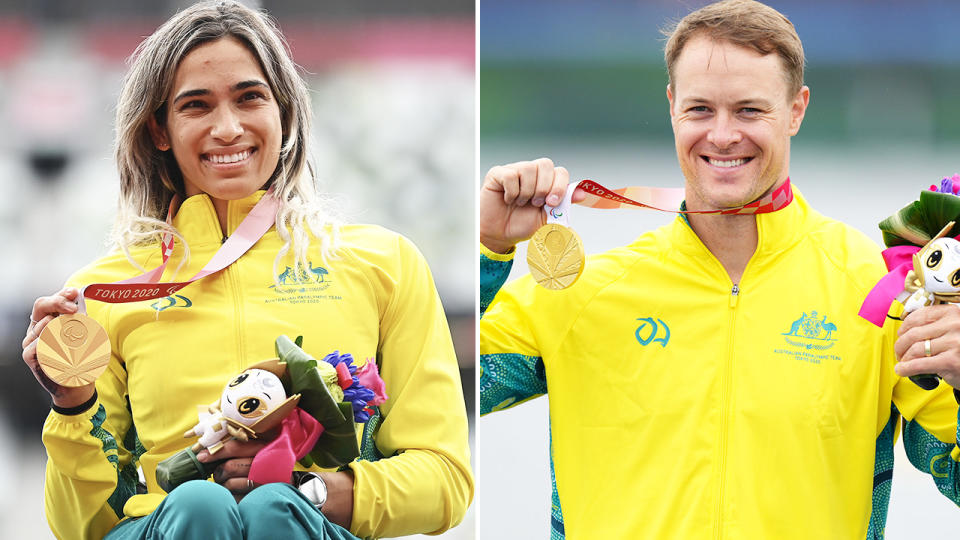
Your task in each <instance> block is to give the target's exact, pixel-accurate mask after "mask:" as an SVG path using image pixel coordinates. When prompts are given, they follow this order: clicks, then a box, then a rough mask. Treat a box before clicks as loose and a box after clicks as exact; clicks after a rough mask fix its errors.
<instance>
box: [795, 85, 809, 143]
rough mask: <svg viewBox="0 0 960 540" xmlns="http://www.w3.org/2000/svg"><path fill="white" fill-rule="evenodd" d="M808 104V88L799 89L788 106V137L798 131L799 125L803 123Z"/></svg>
mask: <svg viewBox="0 0 960 540" xmlns="http://www.w3.org/2000/svg"><path fill="white" fill-rule="evenodd" d="M809 104H810V88H809V87H808V86H804V87H802V88H800V91H799V92H797V95H796V96H795V97H794V98H793V101H792V102H791V104H790V136H791V137H793V136H794V135H796V134H797V132H799V131H800V124H802V123H803V116H804V115H805V114H807V105H809Z"/></svg>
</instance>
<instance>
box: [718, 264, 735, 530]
mask: <svg viewBox="0 0 960 540" xmlns="http://www.w3.org/2000/svg"><path fill="white" fill-rule="evenodd" d="M739 299H740V286H739V285H738V284H736V283H734V284H733V288H732V289H730V301H729V305H730V325H729V328H730V329H729V334H728V337H727V355H726V362H725V365H724V369H723V373H722V375H721V377H722V380H721V393H720V403H721V407H722V410H721V412H720V466H719V471H720V475H719V480H718V482H717V486H718V488H717V489H718V493H717V524H716V531H717V534H716V538H717V540H720V539H721V538H723V493H724V487H725V486H724V482H725V479H726V474H727V437H728V435H729V434H728V433H727V431H728V430H729V424H730V409H731V408H732V406H731V403H730V393H731V388H730V387H731V386H732V385H733V381H732V379H733V373H732V372H733V355H734V346H733V345H734V344H733V341H734V340H733V336H734V325H735V323H736V315H737V304H738V303H739Z"/></svg>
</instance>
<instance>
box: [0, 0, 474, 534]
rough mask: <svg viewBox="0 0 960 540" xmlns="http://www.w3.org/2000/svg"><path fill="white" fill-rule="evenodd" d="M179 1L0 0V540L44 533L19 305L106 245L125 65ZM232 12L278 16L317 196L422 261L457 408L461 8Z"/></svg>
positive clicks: (464, 237) (466, 26)
mask: <svg viewBox="0 0 960 540" xmlns="http://www.w3.org/2000/svg"><path fill="white" fill-rule="evenodd" d="M190 3H191V2H185V1H178V0H170V1H147V0H136V1H128V0H124V1H121V0H85V1H83V2H74V1H68V0H35V1H30V2H26V1H24V2H17V1H13V0H0V127H2V129H0V185H2V186H3V189H4V192H5V193H6V195H5V196H4V197H0V244H2V245H3V247H4V249H3V252H4V254H3V263H2V265H0V282H2V283H4V284H5V286H6V291H5V293H4V294H2V295H0V351H3V352H2V353H0V538H31V539H34V538H36V539H44V538H52V535H51V534H50V533H49V531H48V529H47V527H46V524H45V520H44V517H43V509H42V506H43V495H42V490H43V466H44V462H45V453H44V450H43V446H42V445H41V443H40V428H41V426H42V423H43V419H44V417H45V416H46V413H47V411H48V410H49V398H48V397H47V396H46V394H45V392H43V390H42V389H41V388H40V386H39V385H38V384H37V383H36V382H35V380H34V379H33V376H32V375H31V374H30V373H29V371H28V370H27V369H26V368H25V367H24V366H23V362H22V360H21V358H20V350H21V348H20V342H21V340H22V339H23V335H24V332H25V330H26V327H27V323H28V315H29V313H30V308H31V306H32V305H33V301H34V299H35V298H36V297H37V296H40V295H46V294H50V293H52V292H55V291H57V290H59V288H60V287H61V285H62V283H63V281H64V280H65V279H66V278H67V276H69V275H70V274H71V273H72V272H73V271H74V270H76V269H78V268H79V267H80V266H82V265H84V264H86V263H87V262H90V261H92V260H93V259H95V258H97V257H99V256H100V255H102V254H104V253H105V252H106V251H107V246H106V245H105V241H106V235H107V232H108V229H109V227H110V225H111V224H112V219H113V213H114V209H115V207H116V206H115V205H116V194H117V189H118V188H117V182H118V180H117V174H116V170H115V167H114V164H113V156H112V140H113V113H114V105H115V102H116V96H117V94H118V92H119V89H120V82H121V78H122V76H123V74H124V72H125V68H126V64H125V60H126V58H127V57H128V56H129V55H130V53H132V52H133V50H134V48H135V47H136V45H137V44H138V43H139V42H140V41H141V40H142V39H143V38H144V37H146V36H147V35H149V34H150V33H151V32H153V30H154V29H156V27H157V26H159V25H160V24H161V23H162V22H163V21H164V20H166V19H167V18H168V17H170V16H171V15H172V14H173V13H174V12H175V11H176V10H178V9H181V8H183V7H186V6H187V5H189V4H190ZM246 3H247V4H248V5H253V6H257V7H262V8H264V9H266V10H267V11H268V12H269V13H270V14H271V15H273V16H274V17H275V18H276V19H277V20H278V22H279V25H280V27H281V29H282V30H283V32H284V34H285V36H286V37H287V39H288V41H289V43H290V47H291V49H292V51H293V56H294V60H295V61H296V62H297V63H299V64H300V65H301V66H302V67H303V68H304V69H305V70H306V71H307V73H308V74H307V77H306V78H307V82H308V85H309V87H310V88H311V91H312V98H313V107H314V113H315V114H314V118H315V122H314V133H313V135H314V137H315V142H316V143H317V144H316V145H315V149H316V155H315V156H314V157H315V162H316V164H317V165H318V168H319V177H320V180H321V189H322V190H323V191H326V192H328V193H331V194H335V195H337V196H339V200H340V202H341V205H342V208H343V209H344V210H345V214H346V215H347V218H348V220H349V221H352V222H367V223H377V224H380V225H384V226H386V227H389V228H391V229H393V230H396V231H398V232H400V233H402V234H404V235H406V236H408V237H409V238H411V239H412V240H413V241H414V242H415V243H416V244H417V245H418V247H419V248H420V249H421V250H422V251H423V253H424V255H425V256H426V258H427V260H428V262H429V264H430V267H431V269H432V270H433V274H434V278H435V280H436V282H437V287H438V289H439V292H440V296H441V297H442V299H443V303H444V307H445V308H446V311H447V315H448V318H449V322H450V327H451V331H452V333H453V336H454V341H455V344H456V348H457V354H458V358H459V361H460V366H461V375H462V377H463V381H464V393H465V398H466V403H467V407H468V411H469V412H470V414H471V416H472V414H473V404H474V369H473V366H474V294H475V293H474V291H475V286H474V274H475V266H476V263H475V261H476V258H475V252H474V240H473V215H474V212H473V206H474V203H473V201H474V193H475V190H474V189H473V184H472V181H471V179H472V178H473V177H474V173H475V162H474V159H475V158H474V152H475V137H474V133H475V119H474V116H475V96H474V93H475V90H474V89H475V77H474V73H475V60H474V58H475V55H474V52H475V47H474V43H475V33H474V18H475V11H474V2H473V1H472V0H408V1H405V2H390V1H387V0H383V1H363V2H347V1H323V2H316V1H312V0H263V1H262V2H256V1H248V2H246ZM473 431H474V430H473V424H472V422H471V437H472V434H473ZM474 522H475V518H474V514H473V510H472V509H471V510H470V511H469V513H468V516H467V518H466V519H465V521H464V523H463V524H462V525H461V526H459V527H457V528H455V529H453V530H452V531H450V532H449V533H447V534H446V535H444V536H443V537H444V538H451V539H465V538H473V537H474Z"/></svg>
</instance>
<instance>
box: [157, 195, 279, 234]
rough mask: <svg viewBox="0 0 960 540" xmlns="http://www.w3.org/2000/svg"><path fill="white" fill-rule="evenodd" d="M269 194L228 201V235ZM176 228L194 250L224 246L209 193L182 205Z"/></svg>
mask: <svg viewBox="0 0 960 540" xmlns="http://www.w3.org/2000/svg"><path fill="white" fill-rule="evenodd" d="M265 193H266V191H263V190H261V191H257V192H255V193H254V194H253V195H250V196H249V197H244V198H243V199H237V200H234V201H228V202H227V236H229V235H231V234H233V231H235V230H236V229H237V227H238V226H239V225H240V222H241V221H243V218H245V217H247V214H249V213H250V211H251V210H253V207H254V206H256V204H257V203H258V202H259V201H260V198H261V197H263V195H264V194H265ZM173 226H174V227H175V228H176V229H177V230H178V231H180V234H182V235H183V237H184V239H185V240H186V241H187V243H188V244H189V245H190V246H191V247H192V246H195V245H200V244H207V243H216V244H221V243H223V238H224V234H223V232H222V231H221V230H220V222H219V221H218V220H217V211H216V210H215V209H214V207H213V201H212V200H211V199H210V196H209V195H207V194H206V193H201V194H199V195H194V196H192V197H189V198H188V199H187V200H185V201H183V202H182V203H181V204H180V208H179V209H178V210H177V214H176V215H175V216H174V217H173Z"/></svg>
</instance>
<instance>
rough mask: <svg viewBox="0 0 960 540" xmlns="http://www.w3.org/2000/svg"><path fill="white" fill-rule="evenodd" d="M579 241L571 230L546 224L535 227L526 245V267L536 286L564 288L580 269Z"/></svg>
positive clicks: (580, 243) (581, 249)
mask: <svg viewBox="0 0 960 540" xmlns="http://www.w3.org/2000/svg"><path fill="white" fill-rule="evenodd" d="M583 263H584V253H583V243H582V242H581V241H580V237H579V236H578V235H577V233H576V232H574V230H573V229H571V228H569V227H565V226H563V225H560V224H559V223H547V224H546V225H544V226H542V227H540V228H539V229H537V232H535V233H534V234H533V237H532V238H530V242H529V244H528V245H527V266H529V267H530V274H531V275H532V276H533V279H535V280H536V281H537V283H539V284H540V285H542V286H543V287H545V288H547V289H551V290H560V289H566V288H567V287H569V286H570V285H573V283H574V282H575V281H577V278H579V277H580V274H581V273H582V272H583Z"/></svg>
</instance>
